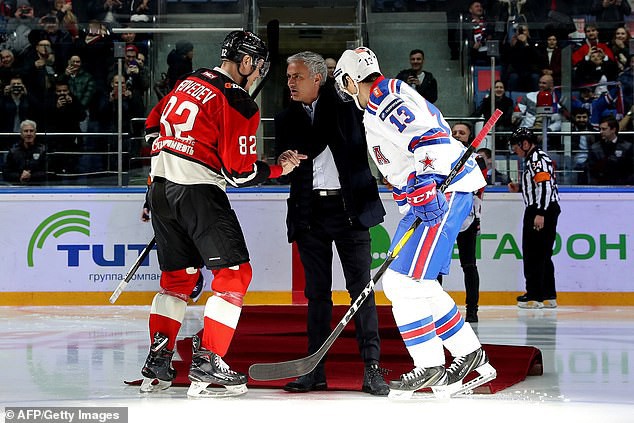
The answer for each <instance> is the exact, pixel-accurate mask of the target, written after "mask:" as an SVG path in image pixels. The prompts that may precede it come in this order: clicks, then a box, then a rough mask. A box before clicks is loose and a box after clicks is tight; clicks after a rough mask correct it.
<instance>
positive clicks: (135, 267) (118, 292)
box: [110, 238, 156, 304]
mask: <svg viewBox="0 0 634 423" xmlns="http://www.w3.org/2000/svg"><path fill="white" fill-rule="evenodd" d="M154 245H156V238H152V240H151V241H150V242H148V244H147V245H146V246H145V248H144V249H143V251H141V254H139V257H137V259H136V261H135V262H134V264H133V265H132V267H130V270H128V273H126V274H125V276H124V277H123V280H122V281H121V282H119V285H117V288H116V289H115V290H114V292H113V293H112V295H111V296H110V304H114V303H115V301H117V298H119V295H121V293H122V292H123V291H124V290H125V289H126V288H127V287H128V283H129V282H130V280H131V279H132V277H133V276H134V274H135V273H136V271H137V270H138V269H139V266H141V263H143V260H145V258H146V257H147V256H148V254H150V251H152V248H154Z"/></svg>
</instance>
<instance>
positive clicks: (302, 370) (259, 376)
mask: <svg viewBox="0 0 634 423" xmlns="http://www.w3.org/2000/svg"><path fill="white" fill-rule="evenodd" d="M500 116H502V111H501V110H499V109H496V110H495V112H494V113H493V115H492V116H491V117H490V118H489V120H488V121H487V122H486V123H485V124H484V127H483V128H482V130H481V131H480V133H479V134H478V135H477V136H476V137H475V139H474V140H473V142H472V143H471V144H470V145H469V147H468V148H467V149H466V151H465V152H464V153H463V154H462V156H461V157H460V159H459V160H458V162H456V164H455V165H454V167H453V168H452V169H451V171H450V172H449V174H448V175H447V178H446V179H445V181H444V182H443V183H442V184H441V185H440V187H439V188H438V190H439V191H440V192H444V191H445V190H446V189H447V187H448V186H449V184H451V181H453V179H454V178H455V177H456V175H457V174H458V172H460V171H461V170H462V167H463V166H464V165H465V163H466V162H467V160H469V158H470V157H471V155H472V154H473V152H474V151H475V149H476V148H477V147H478V146H479V145H480V143H481V142H482V140H483V139H484V138H485V137H486V136H487V134H488V133H489V131H490V130H491V128H493V125H495V122H497V120H498V119H499V118H500ZM420 224H421V220H420V219H419V218H416V219H415V220H414V223H412V225H411V226H410V227H409V229H408V230H407V231H406V232H405V234H404V235H403V236H402V237H401V239H400V241H399V242H398V243H397V244H396V246H395V247H394V250H393V251H391V252H388V257H387V259H386V260H385V261H384V262H383V264H382V265H381V267H380V268H379V270H378V271H377V272H376V273H375V274H374V276H373V277H372V278H371V279H370V282H369V283H368V284H367V285H366V287H365V288H364V289H363V291H361V293H360V294H359V296H358V297H357V299H356V300H355V301H354V302H353V303H352V305H351V306H350V308H349V309H348V311H347V312H346V314H345V315H344V316H343V318H342V319H341V320H340V321H339V323H338V324H337V326H336V327H335V330H334V331H333V332H332V333H331V334H330V336H328V338H327V339H326V341H325V342H324V343H323V345H322V346H321V347H320V348H319V349H318V350H317V351H316V352H314V353H313V354H311V355H310V356H308V357H304V358H299V359H296V360H290V361H282V362H278V363H255V364H252V365H251V367H249V376H250V377H251V378H252V379H254V380H278V379H287V378H291V377H297V376H302V375H305V374H307V373H310V372H311V371H312V370H313V369H314V368H315V367H317V364H319V362H320V361H321V359H322V358H323V357H324V355H326V353H327V352H328V350H329V349H330V347H331V346H332V344H333V343H334V342H335V340H336V339H337V338H338V337H339V335H340V334H341V332H342V331H343V329H344V328H345V327H346V325H347V324H348V323H349V322H350V320H352V318H353V317H354V315H355V313H356V312H357V310H358V309H359V307H361V305H362V304H363V303H364V301H365V300H366V299H367V298H368V296H369V295H370V293H371V292H372V290H373V289H374V285H376V283H377V282H378V281H379V280H380V279H381V277H382V276H383V274H384V273H385V271H386V270H387V269H388V268H389V267H390V264H392V262H393V261H394V260H395V259H396V257H398V254H399V253H400V251H401V249H402V248H403V246H404V245H405V244H406V243H407V241H408V240H409V239H410V238H411V236H412V234H413V233H414V231H415V230H416V228H418V227H419V226H420Z"/></svg>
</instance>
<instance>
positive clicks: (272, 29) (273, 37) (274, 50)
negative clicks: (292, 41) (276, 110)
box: [251, 19, 280, 98]
mask: <svg viewBox="0 0 634 423" xmlns="http://www.w3.org/2000/svg"><path fill="white" fill-rule="evenodd" d="M266 38H267V42H268V45H269V63H270V64H271V67H273V66H275V65H277V61H278V60H279V56H280V21H278V20H277V19H273V20H271V21H269V22H268V23H267V24H266ZM272 70H273V69H269V72H268V73H267V74H266V76H265V77H264V78H263V79H262V81H260V83H259V84H258V86H257V87H255V89H254V90H253V92H252V93H251V98H256V97H257V96H258V94H260V91H262V88H264V84H266V81H267V80H268V79H269V77H270V76H271V73H272Z"/></svg>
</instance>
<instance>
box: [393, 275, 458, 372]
mask: <svg viewBox="0 0 634 423" xmlns="http://www.w3.org/2000/svg"><path fill="white" fill-rule="evenodd" d="M425 282H427V281H425ZM436 284H438V283H437V282H436ZM383 291H384V293H385V295H386V296H387V297H388V299H389V300H390V301H391V302H392V314H393V315H394V321H395V322H396V325H397V326H398V330H399V332H400V333H401V337H402V338H403V342H404V343H405V347H406V348H407V351H408V352H409V355H410V356H411V357H412V359H413V360H414V365H415V366H416V367H433V366H442V365H444V364H445V354H444V351H443V349H442V342H441V340H440V338H439V337H438V336H436V328H435V325H434V319H433V317H432V314H431V308H430V306H429V302H428V298H427V297H426V295H425V292H426V291H427V289H426V288H425V287H423V285H422V284H421V282H418V281H415V280H413V279H412V278H409V277H407V276H405V275H403V274H400V273H397V272H395V271H393V270H391V269H388V270H387V271H386V272H385V274H384V275H383Z"/></svg>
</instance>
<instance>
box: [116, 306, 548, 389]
mask: <svg viewBox="0 0 634 423" xmlns="http://www.w3.org/2000/svg"><path fill="white" fill-rule="evenodd" d="M377 309H378V313H379V331H380V336H381V363H380V365H381V367H383V368H385V369H387V370H388V371H389V373H388V374H387V376H386V379H387V380H392V379H398V377H399V376H400V375H401V374H402V373H405V372H408V371H410V370H411V369H412V367H413V365H412V361H411V359H410V358H409V355H408V354H407V351H406V350H405V346H404V345H403V341H402V340H401V336H400V334H399V332H398V331H397V329H396V325H395V323H394V319H393V318H392V312H391V307H389V306H378V307H377ZM347 310H348V307H347V306H335V308H334V311H333V327H334V325H335V324H336V323H337V322H338V321H339V320H340V319H341V318H342V317H343V315H344V313H345V312H346V311H347ZM306 345H307V344H306V306H305V305H298V306H245V307H244V309H243V312H242V317H241V319H240V323H239V325H238V328H237V331H236V335H235V337H234V340H233V343H232V344H231V348H230V349H229V352H228V354H227V356H226V357H225V361H226V362H227V363H228V364H229V365H230V366H231V368H232V369H234V370H236V371H240V372H243V373H247V371H248V368H249V366H250V365H251V364H253V363H267V362H278V361H286V360H294V359H297V358H301V357H305V356H306V355H307V354H306ZM483 347H484V349H485V351H486V352H487V354H488V356H489V360H490V362H491V365H492V366H493V367H495V369H496V370H497V378H496V379H494V380H492V381H490V382H488V383H486V384H484V385H482V386H481V387H479V388H478V389H476V391H475V392H476V393H478V394H493V393H495V392H498V391H501V390H503V389H506V388H508V387H510V386H513V385H515V384H516V383H518V382H521V381H523V380H524V379H525V378H526V376H538V375H541V374H542V373H543V365H542V354H541V351H540V350H539V349H537V348H535V347H530V346H510V345H490V344H484V345H483ZM176 349H177V351H178V354H179V355H180V357H181V360H174V363H173V364H174V368H175V369H176V371H177V372H178V374H177V376H176V379H175V380H174V383H173V384H174V385H175V386H188V385H189V380H188V379H187V374H188V371H189V365H190V363H191V356H192V352H191V337H188V338H185V339H182V340H180V341H178V342H177V345H176ZM447 360H448V363H449V362H450V360H451V358H450V356H449V355H448V354H447ZM139 370H140V369H139ZM326 375H327V378H328V389H329V390H347V391H350V390H352V391H358V390H360V389H361V385H362V382H363V363H362V362H361V358H360V355H359V350H358V348H357V343H356V340H355V334H354V324H353V323H352V322H351V323H350V324H349V325H348V326H347V327H346V329H345V330H344V331H343V333H342V334H341V335H340V336H339V338H338V339H337V341H336V342H335V344H334V345H333V346H332V348H331V349H330V352H329V353H328V359H327V362H326ZM290 380H293V379H286V380H275V381H268V382H262V381H255V380H252V379H250V380H249V383H248V386H249V388H282V387H283V386H284V385H285V384H286V383H287V382H289V381H290ZM126 383H128V384H134V385H136V384H140V383H141V381H140V380H136V381H133V382H126Z"/></svg>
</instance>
